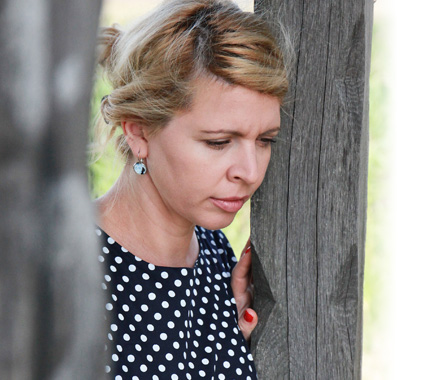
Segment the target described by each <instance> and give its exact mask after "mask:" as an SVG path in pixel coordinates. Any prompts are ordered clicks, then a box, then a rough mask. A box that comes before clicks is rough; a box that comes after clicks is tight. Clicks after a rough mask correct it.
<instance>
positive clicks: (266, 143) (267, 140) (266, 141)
mask: <svg viewBox="0 0 430 380" xmlns="http://www.w3.org/2000/svg"><path fill="white" fill-rule="evenodd" d="M275 142H276V140H275V139H274V138H271V137H264V138H261V139H260V143H261V145H263V146H269V145H272V144H274V143H275Z"/></svg>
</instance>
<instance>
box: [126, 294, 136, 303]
mask: <svg viewBox="0 0 430 380" xmlns="http://www.w3.org/2000/svg"><path fill="white" fill-rule="evenodd" d="M128 298H130V300H131V301H133V302H134V301H136V297H135V296H134V295H133V294H130V295H129V296H128Z"/></svg>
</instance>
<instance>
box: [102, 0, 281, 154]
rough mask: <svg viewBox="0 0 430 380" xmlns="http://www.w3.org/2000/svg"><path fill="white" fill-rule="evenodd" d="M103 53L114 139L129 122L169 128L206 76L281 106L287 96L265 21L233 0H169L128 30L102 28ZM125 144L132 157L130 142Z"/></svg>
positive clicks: (105, 114)
mask: <svg viewBox="0 0 430 380" xmlns="http://www.w3.org/2000/svg"><path fill="white" fill-rule="evenodd" d="M98 49H99V51H98V54H99V59H98V62H99V63H100V64H101V65H102V66H103V67H104V69H105V71H106V74H107V78H108V79H109V81H110V82H111V84H112V87H113V90H112V92H111V93H110V94H109V96H107V97H105V98H104V99H103V100H102V103H101V116H102V120H104V121H105V123H106V124H107V127H108V135H109V138H111V137H112V136H113V134H114V132H115V129H116V128H117V127H119V126H120V125H121V121H123V120H129V121H133V122H137V123H140V124H143V125H146V126H148V127H149V128H150V129H151V131H153V132H156V131H157V130H159V129H160V128H162V127H163V126H165V125H166V124H167V123H168V122H169V121H170V120H171V118H172V117H173V116H174V114H175V113H176V112H178V111H180V110H186V109H187V108H189V107H190V106H191V105H192V96H193V91H192V82H193V79H195V78H197V77H199V76H204V75H205V76H213V77H215V78H217V79H221V80H223V81H225V82H227V83H228V84H231V85H239V86H244V87H247V88H249V89H251V90H255V91H258V92H260V93H263V94H268V95H271V96H274V97H277V98H279V99H280V101H281V102H282V99H283V98H284V96H285V94H286V92H287V89H288V79H287V71H286V66H285V63H284V58H283V53H282V50H281V49H280V48H279V46H278V45H277V43H276V40H275V38H274V37H273V35H272V33H271V31H270V30H269V27H268V25H267V24H266V22H264V21H263V20H262V19H261V18H260V17H259V16H257V15H256V14H254V13H249V12H243V11H242V10H240V8H238V7H237V6H236V5H235V4H234V3H233V2H231V1H228V0H169V1H165V2H164V3H163V4H162V5H160V6H159V7H158V8H156V9H155V11H154V12H153V13H152V14H150V15H149V16H147V17H145V18H144V19H141V20H139V21H138V22H136V23H135V24H134V25H133V26H132V27H131V28H129V29H128V30H121V29H120V28H119V27H117V26H113V27H108V28H103V29H102V30H101V33H100V36H99V40H98ZM102 124H104V123H102ZM99 127H100V125H99ZM102 127H103V129H104V130H105V131H106V125H103V126H102ZM96 134H100V128H99V132H98V133H96ZM118 145H119V148H120V150H121V151H122V153H124V154H127V153H129V148H128V146H127V144H126V143H125V139H124V137H123V135H121V136H120V138H119V144H118Z"/></svg>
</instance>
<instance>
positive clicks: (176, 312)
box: [175, 310, 181, 318]
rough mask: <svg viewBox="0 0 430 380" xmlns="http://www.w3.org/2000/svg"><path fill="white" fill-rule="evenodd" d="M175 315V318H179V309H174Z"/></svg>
mask: <svg viewBox="0 0 430 380" xmlns="http://www.w3.org/2000/svg"><path fill="white" fill-rule="evenodd" d="M175 316H176V317H177V318H180V316H181V312H180V311H179V310H175Z"/></svg>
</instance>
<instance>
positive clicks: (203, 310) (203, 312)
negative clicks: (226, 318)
mask: <svg viewBox="0 0 430 380" xmlns="http://www.w3.org/2000/svg"><path fill="white" fill-rule="evenodd" d="M199 311H200V314H203V315H204V314H206V310H205V309H203V308H202V307H201V308H200V309H199Z"/></svg>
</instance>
